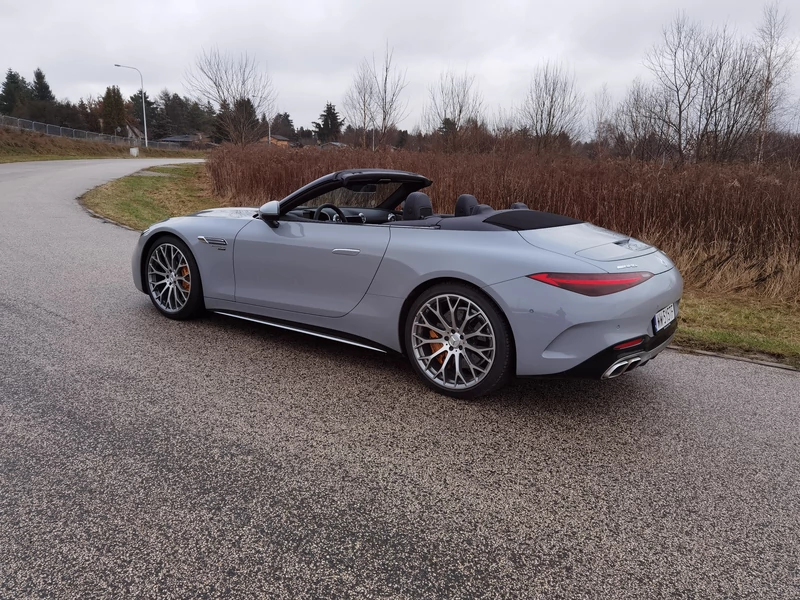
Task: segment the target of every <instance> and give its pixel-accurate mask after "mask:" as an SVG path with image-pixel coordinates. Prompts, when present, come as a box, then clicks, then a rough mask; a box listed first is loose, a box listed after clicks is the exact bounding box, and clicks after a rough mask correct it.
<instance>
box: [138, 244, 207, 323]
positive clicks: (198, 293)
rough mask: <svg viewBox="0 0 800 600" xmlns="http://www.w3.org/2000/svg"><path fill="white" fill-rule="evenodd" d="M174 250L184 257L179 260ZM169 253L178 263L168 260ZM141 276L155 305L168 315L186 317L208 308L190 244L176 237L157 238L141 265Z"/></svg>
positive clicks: (184, 318) (194, 315)
mask: <svg viewBox="0 0 800 600" xmlns="http://www.w3.org/2000/svg"><path fill="white" fill-rule="evenodd" d="M175 250H177V251H179V252H180V255H182V257H183V259H185V260H179V259H178V254H177V253H176V252H175ZM154 256H156V260H155V261H154V259H153V257H154ZM170 257H174V258H175V259H176V260H177V262H176V264H169V260H170ZM159 261H161V262H159ZM184 263H185V264H184ZM151 265H152V268H151ZM176 265H177V268H173V267H176ZM170 276H171V277H172V279H171V280H170ZM176 276H177V277H176ZM142 279H143V283H144V286H145V289H146V290H147V295H148V296H150V300H151V302H152V303H153V306H155V307H156V308H157V309H158V311H159V312H160V313H161V314H162V315H164V316H165V317H167V318H169V319H176V320H180V321H183V320H186V319H192V318H194V317H198V316H200V315H201V314H202V313H203V312H204V311H205V305H204V303H203V285H202V282H201V281H200V270H199V269H198V268H197V262H196V261H195V260H194V256H193V255H192V253H191V251H190V250H189V247H188V246H187V245H186V244H184V243H183V241H181V240H180V239H178V238H177V237H175V236H172V235H165V236H163V237H160V238H158V240H156V242H155V243H154V244H153V246H152V247H151V248H150V250H149V252H148V253H147V257H146V258H145V262H144V265H143V266H142ZM165 282H166V283H165ZM170 286H172V288H173V289H171V290H170V289H169V287H170ZM187 286H188V289H187Z"/></svg>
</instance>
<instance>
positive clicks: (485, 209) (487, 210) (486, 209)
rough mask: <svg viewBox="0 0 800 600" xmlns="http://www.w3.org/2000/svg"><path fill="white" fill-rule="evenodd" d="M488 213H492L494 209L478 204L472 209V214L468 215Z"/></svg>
mask: <svg viewBox="0 0 800 600" xmlns="http://www.w3.org/2000/svg"><path fill="white" fill-rule="evenodd" d="M490 212H494V209H493V208H492V207H491V206H489V205H488V204H478V205H477V206H473V207H472V212H470V213H469V214H471V215H482V214H485V213H490Z"/></svg>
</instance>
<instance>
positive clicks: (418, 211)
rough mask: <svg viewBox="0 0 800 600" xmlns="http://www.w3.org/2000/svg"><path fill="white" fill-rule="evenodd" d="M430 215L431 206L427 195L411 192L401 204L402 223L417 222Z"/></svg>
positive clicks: (431, 211)
mask: <svg viewBox="0 0 800 600" xmlns="http://www.w3.org/2000/svg"><path fill="white" fill-rule="evenodd" d="M432 214H433V205H432V204H431V199H430V198H428V195H427V194H423V193H422V192H412V193H410V194H409V195H408V197H407V198H406V201H405V202H403V221H417V220H419V219H424V218H425V217H430V216H431V215H432Z"/></svg>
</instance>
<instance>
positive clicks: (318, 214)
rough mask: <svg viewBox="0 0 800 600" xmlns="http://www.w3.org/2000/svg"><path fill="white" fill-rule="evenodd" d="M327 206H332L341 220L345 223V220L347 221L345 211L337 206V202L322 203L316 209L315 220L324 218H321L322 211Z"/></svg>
mask: <svg viewBox="0 0 800 600" xmlns="http://www.w3.org/2000/svg"><path fill="white" fill-rule="evenodd" d="M326 208H330V209H331V210H332V211H333V212H335V213H336V215H337V216H338V217H339V220H340V222H342V223H344V221H345V216H344V213H343V212H342V209H341V208H339V207H338V206H336V205H335V204H320V205H319V206H318V207H317V210H315V211H314V220H315V221H321V220H322V219H320V216H322V211H323V210H325V209H326ZM331 220H333V219H331Z"/></svg>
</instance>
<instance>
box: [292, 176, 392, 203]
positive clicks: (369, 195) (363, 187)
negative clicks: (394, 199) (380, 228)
mask: <svg viewBox="0 0 800 600" xmlns="http://www.w3.org/2000/svg"><path fill="white" fill-rule="evenodd" d="M401 185H403V184H402V183H399V182H396V181H395V182H389V183H353V184H351V185H349V186H348V187H342V188H338V189H335V190H331V191H330V192H326V193H324V194H320V195H319V196H317V197H316V198H312V199H310V200H308V201H307V202H304V203H303V206H307V207H314V206H320V205H321V204H333V205H335V206H338V207H340V208H375V207H376V206H378V205H379V204H381V203H383V202H385V201H386V200H388V199H389V197H390V196H391V195H392V194H394V193H395V192H396V191H397V190H398V189H399V188H400V186H401Z"/></svg>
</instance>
